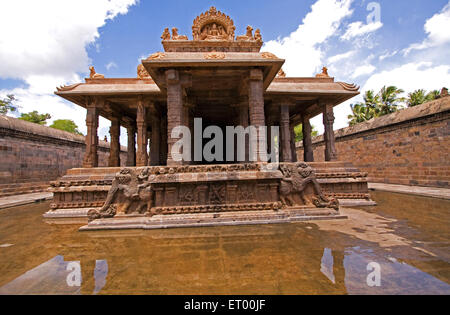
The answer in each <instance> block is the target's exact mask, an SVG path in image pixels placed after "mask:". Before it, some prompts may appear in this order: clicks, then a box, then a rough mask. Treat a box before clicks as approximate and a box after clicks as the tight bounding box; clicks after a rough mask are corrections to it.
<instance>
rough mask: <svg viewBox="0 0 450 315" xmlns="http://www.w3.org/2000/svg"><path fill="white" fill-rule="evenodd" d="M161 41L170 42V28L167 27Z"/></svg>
mask: <svg viewBox="0 0 450 315" xmlns="http://www.w3.org/2000/svg"><path fill="white" fill-rule="evenodd" d="M161 39H162V40H170V32H169V28H168V27H166V28H165V29H164V32H163V34H162V36H161Z"/></svg>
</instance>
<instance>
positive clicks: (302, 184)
mask: <svg viewBox="0 0 450 315" xmlns="http://www.w3.org/2000/svg"><path fill="white" fill-rule="evenodd" d="M280 170H281V172H282V173H283V176H284V177H283V179H282V180H281V183H280V199H281V202H282V204H283V206H284V207H295V206H315V207H318V208H333V209H335V210H339V203H338V202H337V200H336V199H328V198H327V197H326V196H325V195H324V194H323V192H322V189H321V187H320V185H319V182H318V181H317V178H316V176H315V173H314V170H313V169H312V168H311V167H310V166H308V164H306V163H296V164H282V165H280Z"/></svg>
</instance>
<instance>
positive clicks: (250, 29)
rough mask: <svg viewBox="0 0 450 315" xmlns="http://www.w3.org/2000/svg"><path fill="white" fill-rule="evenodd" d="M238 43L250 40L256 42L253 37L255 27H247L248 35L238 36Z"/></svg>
mask: <svg viewBox="0 0 450 315" xmlns="http://www.w3.org/2000/svg"><path fill="white" fill-rule="evenodd" d="M236 40H237V41H249V40H254V37H253V27H251V26H250V25H249V26H247V33H246V34H245V35H242V36H237V37H236Z"/></svg>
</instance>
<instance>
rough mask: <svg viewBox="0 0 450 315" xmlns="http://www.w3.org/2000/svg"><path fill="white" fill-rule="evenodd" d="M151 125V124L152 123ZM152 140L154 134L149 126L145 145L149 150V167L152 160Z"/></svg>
mask: <svg viewBox="0 0 450 315" xmlns="http://www.w3.org/2000/svg"><path fill="white" fill-rule="evenodd" d="M150 124H151V122H150ZM151 139H152V132H151V131H150V130H148V124H147V143H146V144H145V147H146V148H147V166H151V163H150V160H151V150H152V147H151V143H150V142H151Z"/></svg>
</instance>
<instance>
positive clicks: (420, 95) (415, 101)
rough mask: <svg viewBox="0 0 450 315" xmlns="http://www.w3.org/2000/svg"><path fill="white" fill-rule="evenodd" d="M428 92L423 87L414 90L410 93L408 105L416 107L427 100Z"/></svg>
mask: <svg viewBox="0 0 450 315" xmlns="http://www.w3.org/2000/svg"><path fill="white" fill-rule="evenodd" d="M426 93H427V92H426V91H425V90H423V89H420V90H415V91H414V92H412V93H409V94H408V98H407V100H406V104H407V105H408V107H414V106H417V105H420V104H423V103H425V102H426V101H427V94H426Z"/></svg>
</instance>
